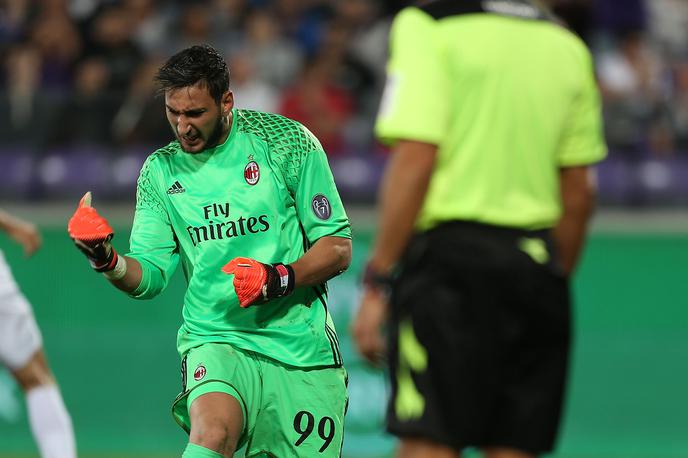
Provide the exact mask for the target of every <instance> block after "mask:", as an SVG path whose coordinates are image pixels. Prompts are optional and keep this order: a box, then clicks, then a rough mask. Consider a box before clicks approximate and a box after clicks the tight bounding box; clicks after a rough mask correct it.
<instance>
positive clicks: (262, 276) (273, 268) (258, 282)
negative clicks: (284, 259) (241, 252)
mask: <svg viewBox="0 0 688 458" xmlns="http://www.w3.org/2000/svg"><path fill="white" fill-rule="evenodd" d="M222 271H223V272H224V273H226V274H234V291H236V294H237V297H238V298H239V305H240V306H241V307H248V306H249V305H253V304H262V303H263V302H267V301H269V300H270V299H274V298H276V297H282V296H286V295H288V294H291V292H292V291H294V269H292V267H291V266H290V265H288V264H282V263H277V264H263V263H262V262H259V261H256V260H255V259H251V258H234V259H232V260H231V261H229V262H228V263H227V264H226V265H225V266H224V267H223V268H222Z"/></svg>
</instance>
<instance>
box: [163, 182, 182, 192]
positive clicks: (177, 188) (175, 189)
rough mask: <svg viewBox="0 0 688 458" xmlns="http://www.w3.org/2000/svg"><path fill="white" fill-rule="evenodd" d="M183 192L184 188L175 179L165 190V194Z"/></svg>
mask: <svg viewBox="0 0 688 458" xmlns="http://www.w3.org/2000/svg"><path fill="white" fill-rule="evenodd" d="M183 192H186V189H184V186H182V185H181V183H179V182H178V181H175V182H174V184H173V185H172V186H170V188H169V189H168V190H167V194H181V193H183Z"/></svg>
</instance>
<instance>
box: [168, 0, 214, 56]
mask: <svg viewBox="0 0 688 458" xmlns="http://www.w3.org/2000/svg"><path fill="white" fill-rule="evenodd" d="M212 13H213V12H212V10H211V9H210V7H209V3H208V2H200V1H190V2H185V3H184V4H183V6H182V10H181V12H180V14H179V17H178V20H177V22H178V24H177V25H176V26H174V25H173V27H172V28H171V29H170V30H168V36H167V49H166V52H165V56H164V57H168V56H171V55H172V54H174V53H176V52H178V51H179V50H180V49H184V48H187V47H189V46H192V45H197V44H203V43H213V44H217V48H218V49H219V50H223V51H226V50H227V46H226V45H224V44H223V40H222V36H221V35H220V34H218V33H216V31H214V30H213V22H212V19H211V14H212Z"/></svg>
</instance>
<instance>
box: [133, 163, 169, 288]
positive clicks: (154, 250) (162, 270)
mask: <svg viewBox="0 0 688 458" xmlns="http://www.w3.org/2000/svg"><path fill="white" fill-rule="evenodd" d="M153 160H154V159H153V156H152V157H151V158H149V159H148V160H147V161H146V163H145V164H144V165H143V167H142V169H141V174H140V175H139V179H138V182H137V187H136V213H135V214H134V223H133V226H132V230H131V238H130V240H129V247H130V251H129V253H128V254H127V256H129V257H132V258H134V259H136V260H137V261H139V263H140V264H141V269H142V274H143V276H142V278H141V283H140V285H139V287H138V288H137V289H136V290H135V291H133V292H132V293H131V296H132V297H135V298H138V299H146V298H150V297H153V296H155V295H157V294H159V293H160V292H161V291H162V290H164V289H165V287H166V286H167V284H168V283H169V280H170V278H171V277H172V274H174V271H175V270H176V268H177V264H178V262H179V251H178V247H177V242H176V239H175V237H174V232H173V230H172V225H171V223H170V220H169V216H168V214H167V211H166V210H165V207H164V205H163V202H162V199H161V197H160V195H159V192H158V189H157V188H156V186H155V177H154V171H153V170H152V168H153V167H152V162H153Z"/></svg>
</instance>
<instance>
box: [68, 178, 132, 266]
mask: <svg viewBox="0 0 688 458" xmlns="http://www.w3.org/2000/svg"><path fill="white" fill-rule="evenodd" d="M67 231H68V232H69V236H70V237H71V238H72V240H74V244H75V245H76V247H77V248H78V249H79V250H81V252H82V253H84V254H85V255H86V257H87V258H88V261H89V263H90V264H91V267H92V268H93V270H95V271H96V272H101V273H104V274H106V276H107V277H108V278H113V279H118V278H121V277H122V276H123V275H124V271H125V270H126V264H125V263H124V259H123V258H120V257H119V256H118V255H117V251H115V249H114V248H113V247H112V242H111V241H112V237H114V235H115V234H114V231H113V230H112V227H110V224H109V223H108V222H107V220H106V219H105V218H103V217H102V216H100V215H99V214H98V212H97V211H96V209H95V208H93V207H91V192H90V191H89V192H87V193H86V194H84V197H82V198H81V201H79V206H78V207H77V209H76V211H75V212H74V215H72V217H71V219H70V220H69V223H68V225H67Z"/></svg>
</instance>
